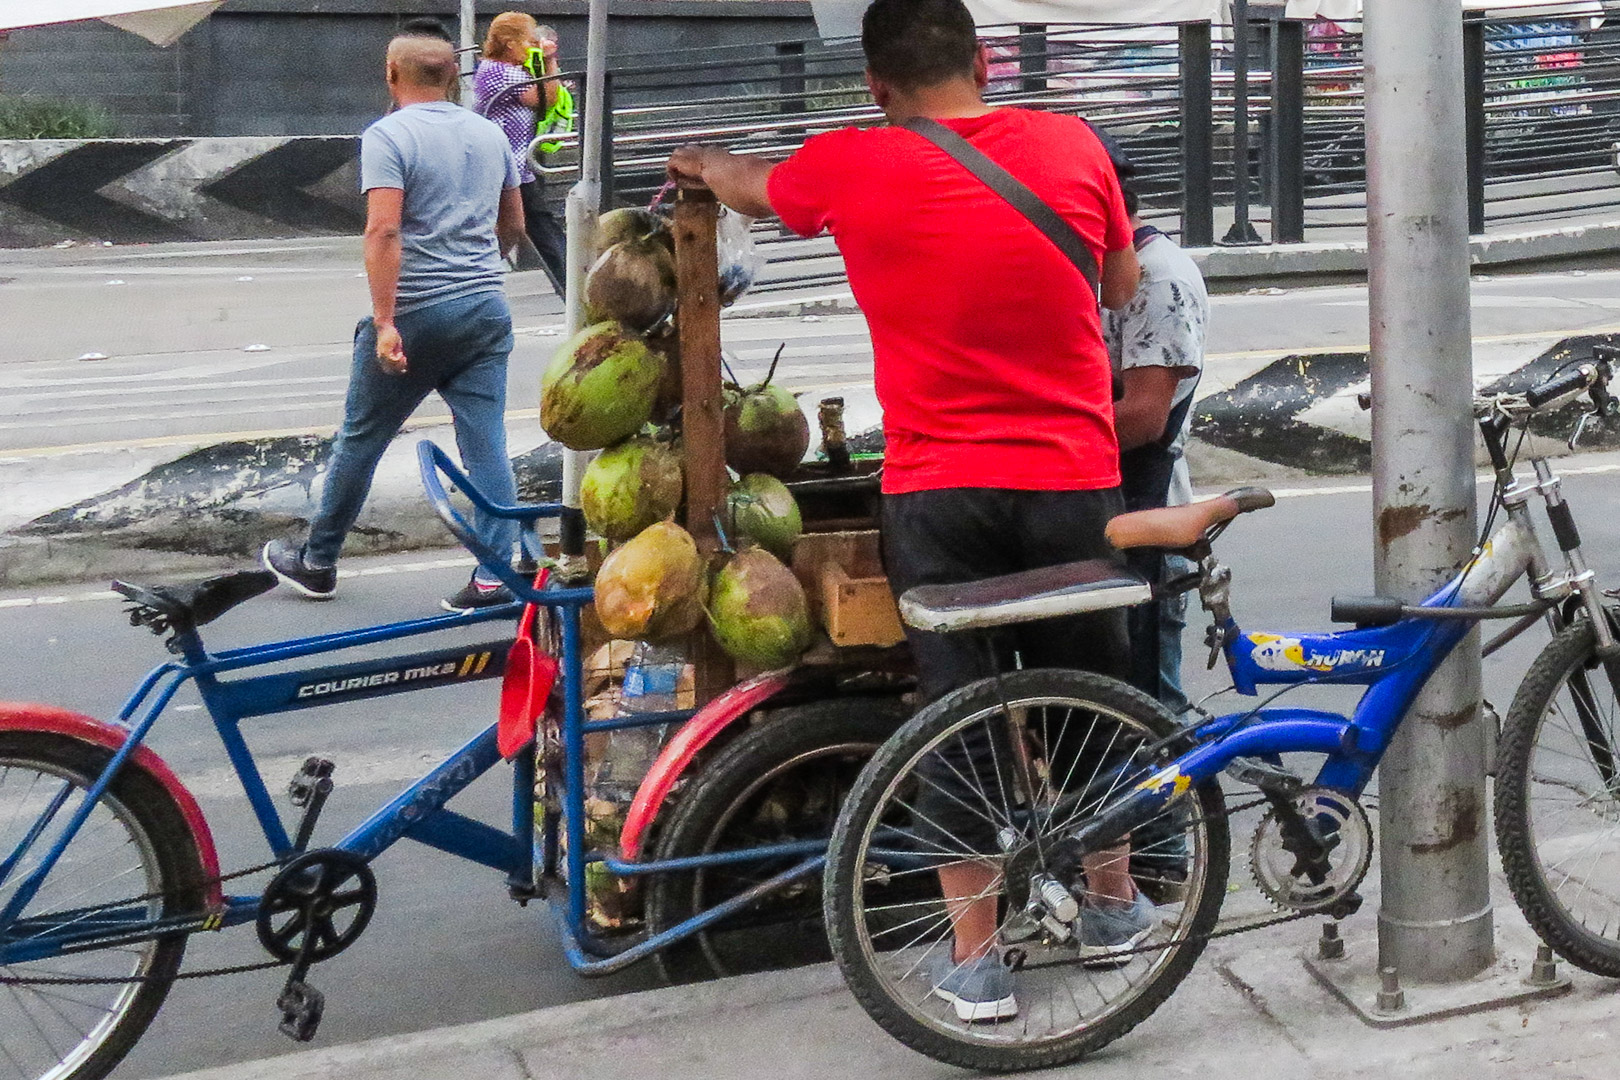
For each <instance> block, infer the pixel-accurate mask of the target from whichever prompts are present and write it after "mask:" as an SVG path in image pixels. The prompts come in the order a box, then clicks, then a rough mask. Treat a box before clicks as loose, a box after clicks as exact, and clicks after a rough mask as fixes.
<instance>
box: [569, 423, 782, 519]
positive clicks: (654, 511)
mask: <svg viewBox="0 0 1620 1080" xmlns="http://www.w3.org/2000/svg"><path fill="white" fill-rule="evenodd" d="M681 488H682V483H681V458H680V455H679V454H678V453H676V452H675V449H674V447H672V446H671V445H670V444H669V443H668V442H667V441H665V440H663V439H657V438H653V437H650V436H646V435H637V436H634V437H632V438H629V439H626V440H625V441H624V442H622V443H618V444H617V445H614V446H610V447H608V448H607V449H606V450H604V451H602V452H601V453H600V454H598V455H597V456H596V459H595V460H594V461H592V462H591V463H590V465H589V466H588V467H587V468H586V469H585V476H584V478H583V481H582V483H581V490H580V498H581V500H582V501H583V503H584V507H585V522H586V524H588V525H589V526H590V527H591V528H592V529H594V530H595V531H596V533H597V535H598V536H605V537H607V538H608V539H609V540H615V541H617V540H628V539H630V538H631V537H632V536H635V535H636V534H637V533H639V532H640V531H641V530H642V529H645V528H646V527H647V526H649V525H652V524H653V523H655V522H659V521H662V520H664V519H665V518H667V517H669V516H670V515H671V514H673V513H674V512H675V508H676V507H677V506H679V505H680V504H681ZM789 498H792V496H789ZM795 516H796V515H795Z"/></svg>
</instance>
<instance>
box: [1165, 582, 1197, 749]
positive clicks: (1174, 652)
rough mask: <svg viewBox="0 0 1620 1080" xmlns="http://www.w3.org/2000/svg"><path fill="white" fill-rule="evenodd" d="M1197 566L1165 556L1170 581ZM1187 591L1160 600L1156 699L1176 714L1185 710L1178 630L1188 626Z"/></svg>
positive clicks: (1179, 714) (1179, 632) (1185, 695)
mask: <svg viewBox="0 0 1620 1080" xmlns="http://www.w3.org/2000/svg"><path fill="white" fill-rule="evenodd" d="M1195 569H1197V567H1195V566H1194V565H1193V563H1192V560H1190V559H1187V558H1184V557H1182V556H1180V555H1171V556H1168V557H1167V558H1166V559H1165V575H1164V576H1165V579H1166V580H1172V579H1174V578H1177V577H1180V576H1181V575H1182V574H1186V573H1190V572H1192V571H1193V570H1195ZM1187 601H1188V594H1187V593H1181V594H1179V595H1177V596H1172V597H1168V598H1166V599H1164V600H1161V601H1159V604H1158V608H1159V686H1160V697H1159V700H1160V701H1162V702H1164V705H1165V708H1167V709H1169V710H1170V711H1171V712H1173V713H1175V714H1176V715H1177V716H1178V717H1180V716H1181V714H1182V713H1184V712H1186V711H1187V694H1186V691H1184V690H1183V689H1182V688H1181V632H1182V631H1183V630H1185V629H1187Z"/></svg>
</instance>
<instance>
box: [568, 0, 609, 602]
mask: <svg viewBox="0 0 1620 1080" xmlns="http://www.w3.org/2000/svg"><path fill="white" fill-rule="evenodd" d="M607 17H608V11H607V0H591V2H590V9H589V17H588V22H587V29H586V36H585V116H584V130H583V131H581V132H580V136H579V148H580V150H579V153H580V157H579V182H578V183H576V184H575V185H574V186H573V187H572V188H570V189H569V191H568V201H567V203H566V204H565V220H566V224H567V228H568V253H567V263H566V266H567V274H566V276H565V279H564V286H565V287H564V305H565V307H564V310H565V312H566V316H567V321H568V332H569V333H570V334H574V333H577V332H578V331H579V330H580V329H582V328H583V327H584V325H585V271H586V270H587V269H588V267H587V266H586V265H585V264H586V260H587V259H588V258H589V257H590V237H591V231H592V230H593V229H594V228H595V227H596V215H597V210H598V208H599V207H600V206H601V194H602V131H603V115H602V112H603V110H602V108H601V106H602V105H603V104H604V103H605V101H606V92H605V84H606V81H607V80H606V77H605V76H606V74H607V48H608V40H607V37H608V35H607V31H608V26H607ZM589 461H590V455H589V454H586V453H583V452H581V451H577V450H565V451H563V491H562V502H563V508H564V509H563V515H562V521H561V528H562V536H561V551H562V560H561V566H560V567H559V570H560V571H561V574H560V576H562V577H563V578H564V579H569V580H572V579H575V578H579V577H583V576H584V575H585V574H586V572H587V569H586V565H585V514H584V511H583V510H582V509H581V505H582V504H581V502H580V482H581V481H582V480H583V479H584V475H585V466H586V465H587V464H588V463H589Z"/></svg>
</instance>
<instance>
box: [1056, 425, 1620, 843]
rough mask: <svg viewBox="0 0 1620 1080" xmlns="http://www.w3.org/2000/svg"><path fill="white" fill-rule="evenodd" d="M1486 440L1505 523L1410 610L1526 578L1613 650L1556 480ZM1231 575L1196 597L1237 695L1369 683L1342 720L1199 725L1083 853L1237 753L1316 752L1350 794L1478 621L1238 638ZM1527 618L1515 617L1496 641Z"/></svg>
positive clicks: (1240, 717) (1483, 602) (1308, 714)
mask: <svg viewBox="0 0 1620 1080" xmlns="http://www.w3.org/2000/svg"><path fill="white" fill-rule="evenodd" d="M1486 441H1487V446H1488V448H1489V449H1490V450H1491V451H1492V458H1493V462H1495V463H1496V465H1497V478H1498V481H1499V487H1498V492H1499V494H1498V496H1497V497H1498V498H1499V499H1500V501H1501V505H1502V507H1503V509H1504V510H1506V512H1507V521H1506V522H1505V523H1504V524H1503V525H1502V526H1501V527H1500V528H1498V529H1497V530H1496V532H1495V533H1494V534H1493V535H1492V536H1491V537H1490V539H1489V540H1488V541H1487V542H1486V543H1485V544H1484V545H1483V546H1482V548H1481V549H1480V551H1479V552H1478V554H1477V555H1476V556H1475V558H1474V559H1473V560H1471V561H1470V562H1469V563H1468V565H1466V566H1465V567H1464V568H1463V569H1462V570H1461V571H1460V572H1459V573H1458V574H1457V575H1456V576H1455V577H1454V578H1452V579H1451V580H1450V581H1448V582H1447V583H1446V584H1445V585H1443V586H1441V587H1440V588H1439V589H1437V590H1435V592H1434V593H1433V594H1431V595H1430V596H1429V597H1428V598H1427V599H1425V600H1424V601H1423V602H1422V604H1421V605H1419V606H1420V607H1421V608H1424V609H1430V610H1433V609H1447V608H1464V609H1483V608H1489V607H1491V606H1492V605H1494V604H1496V603H1497V602H1498V601H1499V600H1501V599H1502V597H1503V596H1505V595H1506V594H1507V592H1508V590H1509V589H1511V588H1512V587H1513V586H1514V585H1515V584H1516V583H1517V582H1518V581H1519V579H1520V578H1522V577H1525V576H1527V575H1528V576H1529V578H1530V581H1531V584H1532V591H1533V594H1534V596H1535V598H1536V601H1537V603H1538V604H1540V605H1542V606H1543V608H1544V611H1545V614H1546V617H1547V618H1548V619H1550V620H1552V621H1553V624H1554V628H1555V629H1556V626H1557V622H1558V620H1559V615H1558V608H1557V604H1558V602H1559V601H1562V600H1564V599H1566V598H1568V597H1571V596H1579V597H1580V598H1581V600H1582V603H1583V604H1584V605H1585V606H1586V608H1587V610H1588V611H1589V613H1591V614H1592V618H1593V623H1594V625H1595V626H1596V627H1597V628H1598V629H1597V634H1598V640H1599V649H1600V651H1602V650H1604V649H1607V650H1608V651H1609V652H1613V651H1614V638H1613V636H1612V634H1611V632H1610V628H1609V623H1608V619H1607V617H1606V616H1605V615H1604V613H1603V609H1602V606H1601V599H1600V593H1599V591H1598V589H1597V586H1596V583H1595V580H1594V575H1593V574H1592V572H1591V571H1590V570H1588V569H1587V568H1586V566H1585V563H1584V561H1583V560H1582V559H1581V555H1580V540H1579V536H1578V534H1577V533H1576V532H1575V529H1574V524H1573V520H1572V519H1571V518H1570V516H1569V509H1568V506H1567V504H1565V503H1563V502H1562V500H1561V498H1560V496H1559V491H1558V488H1559V482H1558V478H1557V477H1556V476H1554V475H1553V474H1552V472H1551V470H1550V469H1549V468H1548V466H1547V463H1546V462H1545V460H1542V459H1535V460H1533V462H1532V465H1533V467H1534V470H1535V478H1534V480H1533V481H1529V482H1524V483H1521V482H1518V481H1516V480H1515V479H1514V477H1513V475H1512V473H1511V470H1510V469H1509V466H1508V464H1507V461H1506V459H1505V457H1504V456H1503V455H1502V454H1501V446H1500V432H1499V431H1497V432H1493V431H1489V430H1487V432H1486ZM1538 495H1539V496H1540V497H1542V498H1543V499H1544V500H1545V501H1546V503H1547V507H1548V511H1549V516H1550V518H1551V520H1552V522H1553V526H1554V531H1555V532H1556V533H1557V534H1558V540H1559V546H1560V547H1561V548H1562V550H1563V552H1564V556H1565V562H1566V569H1565V572H1563V573H1562V574H1559V573H1556V572H1554V571H1552V570H1551V568H1550V565H1549V561H1548V559H1547V556H1546V553H1545V551H1544V549H1543V547H1542V544H1541V541H1540V539H1539V537H1538V536H1537V533H1536V529H1535V526H1534V524H1533V522H1532V520H1531V517H1530V513H1529V510H1528V506H1527V504H1528V502H1529V500H1530V499H1531V498H1533V497H1535V496H1538ZM1229 579H1230V575H1229V574H1227V573H1226V571H1225V569H1224V568H1223V567H1221V566H1219V564H1218V563H1216V562H1215V560H1214V558H1213V557H1211V558H1209V559H1206V560H1205V562H1204V566H1203V582H1202V584H1201V585H1200V593H1201V596H1202V599H1203V601H1204V606H1205V608H1206V609H1207V610H1209V611H1210V612H1211V614H1212V615H1213V617H1214V632H1215V633H1216V634H1218V635H1220V637H1221V640H1222V642H1223V645H1222V652H1223V654H1224V657H1225V660H1226V664H1227V667H1228V669H1229V671H1230V672H1231V675H1232V682H1233V688H1234V689H1235V690H1237V691H1238V692H1239V693H1241V694H1245V695H1249V696H1253V695H1255V694H1257V693H1258V692H1259V689H1260V687H1261V686H1288V685H1302V684H1310V683H1333V684H1348V685H1362V686H1366V687H1367V690H1366V692H1365V693H1364V694H1363V695H1362V697H1361V700H1360V701H1359V702H1358V703H1357V705H1356V707H1355V709H1354V711H1353V712H1352V713H1351V715H1349V716H1344V715H1342V714H1340V713H1336V712H1331V711H1326V710H1321V709H1311V708H1298V707H1293V706H1282V707H1261V708H1257V709H1251V710H1248V711H1244V712H1234V713H1229V714H1226V715H1223V716H1218V717H1214V718H1212V719H1210V720H1208V721H1206V722H1204V723H1202V724H1199V725H1198V726H1197V727H1195V728H1194V729H1193V731H1192V733H1191V734H1192V738H1193V740H1194V743H1195V745H1194V746H1193V748H1192V749H1190V750H1188V751H1186V752H1185V753H1183V754H1181V755H1180V756H1179V757H1177V758H1176V759H1175V760H1174V761H1172V762H1170V763H1169V764H1167V765H1165V766H1164V767H1163V768H1161V769H1159V770H1157V771H1156V772H1154V773H1153V775H1151V776H1149V777H1147V778H1146V779H1145V780H1143V781H1141V782H1140V783H1139V784H1138V785H1137V787H1136V788H1135V789H1134V790H1133V791H1132V792H1131V793H1130V794H1128V795H1126V796H1125V797H1124V798H1123V799H1121V800H1120V801H1118V802H1117V803H1115V804H1113V805H1112V806H1109V807H1107V808H1106V809H1104V810H1103V811H1102V812H1101V813H1099V814H1098V815H1097V816H1096V817H1094V818H1092V819H1091V820H1090V821H1088V822H1087V824H1086V825H1085V826H1084V827H1083V828H1082V829H1081V830H1080V831H1079V833H1078V834H1077V837H1076V838H1077V839H1078V840H1079V841H1080V842H1081V844H1082V846H1089V845H1095V846H1099V847H1100V846H1106V845H1107V844H1108V843H1111V842H1112V841H1113V840H1115V839H1116V838H1117V837H1119V836H1121V835H1123V834H1124V833H1125V832H1128V831H1129V830H1130V829H1131V828H1134V827H1136V826H1138V825H1140V824H1141V823H1143V822H1145V821H1147V820H1149V819H1151V818H1152V817H1153V816H1155V815H1156V814H1158V813H1159V812H1160V811H1161V810H1162V809H1163V808H1164V806H1166V805H1167V804H1168V803H1169V802H1170V801H1171V800H1173V799H1174V798H1176V797H1177V796H1179V795H1180V794H1182V793H1183V792H1185V791H1186V790H1187V789H1188V788H1189V787H1190V786H1192V785H1193V784H1197V783H1200V782H1203V781H1205V780H1209V779H1211V778H1213V777H1214V776H1216V775H1218V774H1219V773H1220V772H1221V771H1222V770H1224V769H1226V768H1227V766H1229V765H1230V764H1232V762H1233V761H1234V760H1235V759H1237V758H1242V757H1262V758H1264V757H1273V756H1275V755H1278V754H1284V753H1311V754H1323V755H1325V756H1326V760H1325V761H1324V762H1323V764H1322V766H1321V768H1320V770H1319V771H1318V773H1317V776H1316V778H1315V781H1314V782H1315V784H1317V785H1318V786H1321V787H1326V788H1330V789H1333V790H1335V791H1339V792H1342V793H1344V794H1346V795H1348V796H1350V797H1352V798H1357V797H1359V796H1360V795H1361V792H1362V791H1363V790H1364V789H1365V788H1366V786H1367V784H1368V783H1369V782H1370V781H1371V780H1372V777H1373V773H1374V771H1375V770H1376V769H1377V767H1378V762H1379V760H1380V759H1381V758H1382V756H1383V753H1384V751H1385V750H1386V749H1387V748H1388V746H1389V742H1390V739H1391V738H1392V737H1393V736H1394V734H1395V731H1396V729H1397V728H1399V726H1400V724H1401V721H1402V720H1403V719H1404V718H1405V716H1406V713H1407V711H1408V709H1409V708H1410V707H1411V705H1412V702H1413V700H1414V699H1415V698H1416V697H1417V695H1418V692H1419V691H1420V690H1421V689H1422V688H1423V685H1424V683H1425V682H1426V681H1427V680H1428V678H1429V676H1430V675H1431V674H1432V673H1433V672H1434V670H1435V669H1436V668H1437V667H1438V666H1439V665H1440V664H1441V663H1442V662H1443V661H1444V660H1445V659H1446V657H1447V656H1448V655H1450V653H1451V650H1452V649H1453V648H1455V647H1456V646H1457V644H1458V642H1460V641H1462V639H1463V638H1464V637H1465V636H1466V635H1467V634H1468V632H1469V630H1471V629H1472V628H1473V626H1474V623H1475V621H1476V620H1475V618H1471V617H1466V616H1464V617H1457V618H1437V617H1419V616H1408V617H1405V618H1402V619H1400V620H1399V621H1397V622H1395V623H1393V624H1391V625H1388V626H1379V627H1369V628H1357V629H1353V630H1340V631H1335V632H1330V633H1321V634H1309V633H1301V634H1276V633H1244V632H1243V631H1242V630H1241V629H1240V628H1239V626H1238V624H1237V622H1236V620H1235V619H1233V617H1232V615H1231V611H1230V605H1229V597H1228V591H1229ZM1533 621H1534V620H1533V619H1531V620H1530V621H1521V623H1520V624H1519V625H1518V626H1517V627H1515V628H1513V629H1511V630H1510V631H1509V632H1508V633H1507V634H1506V635H1504V639H1503V640H1506V639H1507V638H1510V637H1512V636H1514V635H1516V634H1518V633H1520V632H1522V631H1523V630H1525V629H1527V628H1528V627H1529V625H1530V624H1531V622H1533ZM1501 643H1502V642H1501V641H1499V642H1497V644H1501Z"/></svg>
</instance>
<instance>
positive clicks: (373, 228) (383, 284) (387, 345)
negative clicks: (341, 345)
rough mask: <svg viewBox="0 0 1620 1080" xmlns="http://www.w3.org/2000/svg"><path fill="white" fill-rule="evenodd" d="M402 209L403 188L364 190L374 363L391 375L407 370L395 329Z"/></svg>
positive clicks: (402, 349) (403, 199)
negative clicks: (375, 354)
mask: <svg viewBox="0 0 1620 1080" xmlns="http://www.w3.org/2000/svg"><path fill="white" fill-rule="evenodd" d="M404 212H405V191H404V189H403V188H391V187H376V188H372V189H371V190H369V191H367V192H366V233H365V257H366V280H367V282H368V283H369V284H370V286H371V318H372V321H373V322H374V323H375V324H376V327H377V363H379V364H381V365H382V368H383V370H384V371H386V372H388V373H390V374H393V375H403V374H405V369H406V365H405V346H404V345H403V344H402V343H401V342H400V338H399V331H398V330H396V329H394V302H395V299H396V297H397V296H398V293H399V261H400V238H399V229H400V221H401V220H402V218H403V216H404Z"/></svg>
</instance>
